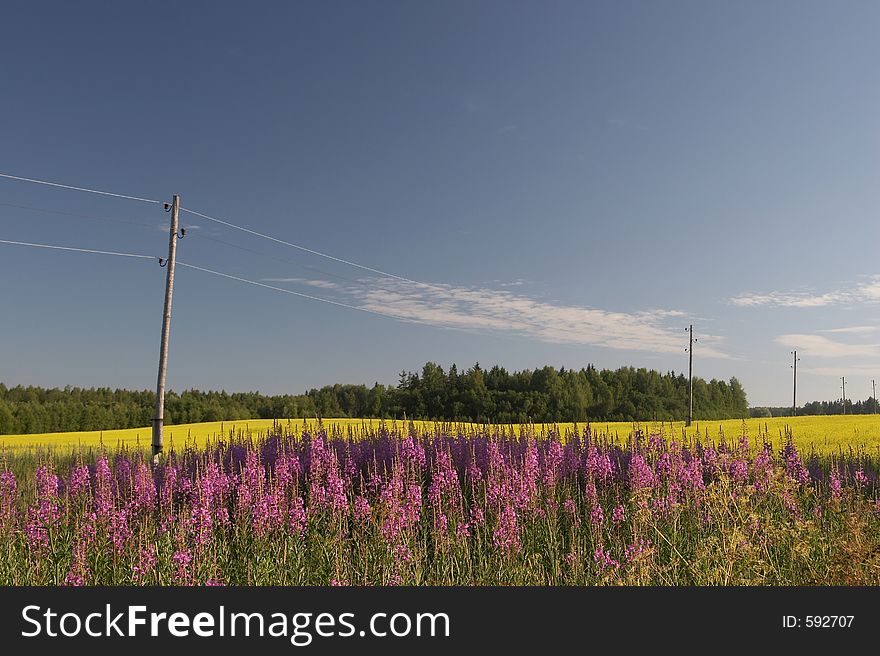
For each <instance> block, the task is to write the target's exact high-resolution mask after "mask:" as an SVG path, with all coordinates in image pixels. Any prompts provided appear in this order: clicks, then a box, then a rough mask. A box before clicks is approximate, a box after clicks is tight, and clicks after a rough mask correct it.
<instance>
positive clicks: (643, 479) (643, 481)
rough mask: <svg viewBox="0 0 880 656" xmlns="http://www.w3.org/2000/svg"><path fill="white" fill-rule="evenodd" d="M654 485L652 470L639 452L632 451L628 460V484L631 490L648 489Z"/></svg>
mask: <svg viewBox="0 0 880 656" xmlns="http://www.w3.org/2000/svg"><path fill="white" fill-rule="evenodd" d="M653 485H654V472H653V471H652V470H651V467H650V466H649V465H648V463H647V462H645V459H644V458H643V457H642V455H641V454H640V453H634V454H633V456H632V458H631V459H630V461H629V486H630V489H631V490H632V491H633V492H638V491H639V490H644V489H650V488H651V487H653Z"/></svg>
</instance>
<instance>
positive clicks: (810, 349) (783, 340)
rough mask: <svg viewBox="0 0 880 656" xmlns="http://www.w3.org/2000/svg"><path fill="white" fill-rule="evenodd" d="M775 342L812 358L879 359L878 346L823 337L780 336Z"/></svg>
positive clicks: (879, 348) (879, 351)
mask: <svg viewBox="0 0 880 656" xmlns="http://www.w3.org/2000/svg"><path fill="white" fill-rule="evenodd" d="M776 342H777V343H778V344H782V345H783V346H788V347H790V348H794V349H797V350H798V352H799V353H801V354H803V355H805V356H808V357H813V358H847V357H858V358H880V344H847V343H845V342H840V341H836V340H833V339H829V338H828V337H824V336H823V335H800V334H790V335H780V336H779V337H777V338H776Z"/></svg>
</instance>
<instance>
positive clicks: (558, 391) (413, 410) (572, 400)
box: [0, 362, 748, 435]
mask: <svg viewBox="0 0 880 656" xmlns="http://www.w3.org/2000/svg"><path fill="white" fill-rule="evenodd" d="M154 401H155V395H154V393H153V392H150V391H128V390H119V389H117V390H111V389H109V388H97V389H82V388H79V387H65V388H64V389H43V388H39V387H22V386H17V387H9V388H7V387H5V386H3V385H0V434H7V435H8V434H18V433H51V432H63V431H91V430H110V429H122V428H137V427H141V426H148V425H149V424H150V420H151V419H152V416H153V404H154ZM686 414H687V378H686V377H685V376H683V375H681V374H675V373H674V372H670V373H666V374H661V373H660V372H658V371H650V370H648V369H635V368H632V367H624V368H621V369H618V370H616V371H610V370H601V371H600V370H597V369H596V368H595V367H593V366H588V367H587V368H586V369H581V370H579V371H576V370H574V369H565V368H564V367H563V368H561V369H555V368H554V367H549V366H548V367H542V368H540V369H535V370H534V371H532V370H528V369H526V370H523V371H516V372H513V373H510V372H508V371H507V370H506V369H504V368H503V367H499V366H497V365H496V366H494V367H492V368H491V369H489V370H485V369H483V368H482V367H480V365H479V363H478V364H475V365H474V366H473V367H471V368H470V369H468V370H467V371H464V372H460V371H459V370H458V368H457V367H456V366H455V365H452V366H451V367H450V368H449V371H448V372H447V371H444V370H443V368H442V367H441V366H440V365H438V364H435V363H433V362H428V363H426V364H425V366H424V367H423V368H422V371H421V373H420V374H419V373H413V372H407V371H404V372H401V374H400V381H399V384H398V385H397V387H391V386H385V385H380V384H379V383H376V384H375V385H373V386H372V387H367V386H366V385H339V384H337V385H328V386H326V387H322V388H320V389H311V390H309V391H308V392H306V393H305V394H298V395H290V394H285V395H281V396H266V395H263V394H260V393H258V392H242V393H234V394H230V393H227V392H200V391H196V390H188V391H185V392H183V393H181V394H177V393H175V392H168V393H167V394H166V398H165V421H166V423H168V424H186V423H197V422H203V421H229V420H237V419H286V418H306V419H309V418H315V417H327V418H330V417H333V418H346V417H351V418H402V417H403V416H404V415H406V417H408V418H410V419H436V420H449V421H488V422H497V423H509V422H510V423H522V422H528V421H534V422H586V421H642V420H646V421H647V420H681V419H684V417H685V415H686ZM694 415H695V417H696V418H697V419H741V418H744V417H746V416H748V403H747V401H746V394H745V391H744V390H743V388H742V386H741V385H740V383H739V381H737V380H736V378H731V379H730V381H728V382H725V381H719V380H711V381H708V382H707V381H705V380H703V379H701V378H695V379H694Z"/></svg>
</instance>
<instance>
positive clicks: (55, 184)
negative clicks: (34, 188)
mask: <svg viewBox="0 0 880 656" xmlns="http://www.w3.org/2000/svg"><path fill="white" fill-rule="evenodd" d="M0 177H2V178H7V179H9V180H18V181H20V182H30V183H33V184H40V185H47V186H50V187H59V188H61V189H71V190H74V191H82V192H86V193H90V194H99V195H102V196H112V197H114V198H125V199H128V200H135V201H139V202H142V203H154V204H158V205H161V204H163V203H164V201H160V200H154V199H152V198H141V197H139V196H129V195H127V194H118V193H115V192H111V191H102V190H99V189H90V188H87V187H78V186H75V185H68V184H62V183H60V182H51V181H49V180H39V179H36V178H26V177H23V176H19V175H11V174H9V173H0ZM180 209H181V210H183V211H184V212H187V213H189V214H192V215H194V216H198V217H201V218H203V219H206V220H207V221H213V222H215V223H219V224H220V225H224V226H226V227H228V228H232V229H234V230H240V231H241V232H245V233H247V234H250V235H254V236H255V237H260V238H262V239H268V240H269V241H273V242H275V243H278V244H282V245H284V246H289V247H290V248H296V249H298V250H301V251H303V252H306V253H310V254H312V255H317V256H318V257H323V258H326V259H328V260H333V261H334V262H339V263H340V264H346V265H348V266H351V267H355V268H358V269H362V270H364V271H369V272H370V273H375V274H377V275H380V276H384V277H386V278H393V279H394V280H399V281H401V282H408V283H411V284H414V285H420V286H424V287H433V288H437V289H442V287H439V286H437V285H431V284H429V283H425V282H420V281H418V280H413V279H412V278H407V277H405V276H399V275H397V274H394V273H390V272H388V271H382V270H381V269H376V268H374V267H370V266H366V265H364V264H358V263H357V262H353V261H351V260H346V259H344V258H341V257H336V256H335V255H330V254H329V253H324V252H321V251H318V250H315V249H312V248H308V247H306V246H302V245H300V244H295V243H293V242H290V241H287V240H284V239H279V238H278V237H273V236H271V235H267V234H265V233H262V232H258V231H256V230H252V229H250V228H246V227H244V226H240V225H237V224H235V223H232V222H230V221H224V220H223V219H219V218H217V217H215V216H211V215H209V214H204V213H202V212H197V211H195V210H191V209H188V208H186V207H181V208H180Z"/></svg>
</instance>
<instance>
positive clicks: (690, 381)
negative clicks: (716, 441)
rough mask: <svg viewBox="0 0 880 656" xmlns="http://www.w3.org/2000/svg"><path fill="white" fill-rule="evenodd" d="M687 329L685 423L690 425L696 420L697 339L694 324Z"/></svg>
mask: <svg viewBox="0 0 880 656" xmlns="http://www.w3.org/2000/svg"><path fill="white" fill-rule="evenodd" d="M685 330H686V331H687V332H688V333H690V345H689V346H688V348H687V349H685V350H686V351H687V352H688V416H687V421H686V422H685V424H684V425H685V426H690V425H691V424H692V423H693V421H694V342H695V341H697V340H695V339H694V324H690V326H688V327H687V328H686V329H685Z"/></svg>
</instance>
